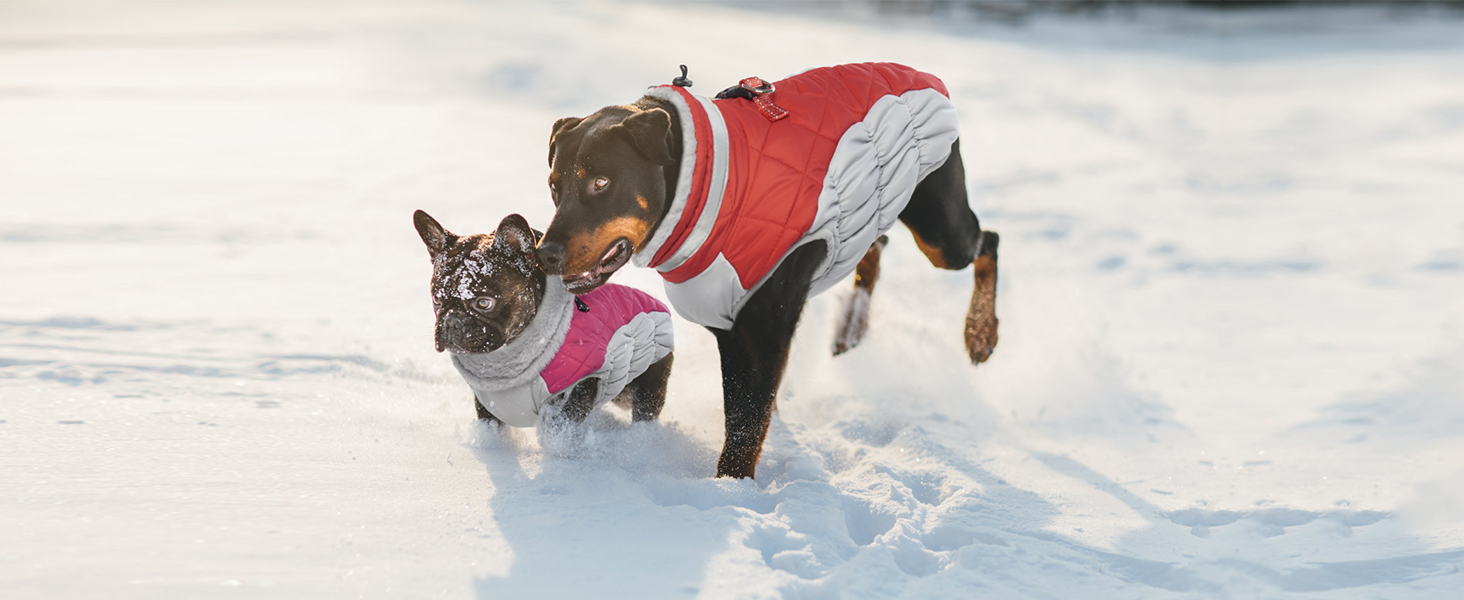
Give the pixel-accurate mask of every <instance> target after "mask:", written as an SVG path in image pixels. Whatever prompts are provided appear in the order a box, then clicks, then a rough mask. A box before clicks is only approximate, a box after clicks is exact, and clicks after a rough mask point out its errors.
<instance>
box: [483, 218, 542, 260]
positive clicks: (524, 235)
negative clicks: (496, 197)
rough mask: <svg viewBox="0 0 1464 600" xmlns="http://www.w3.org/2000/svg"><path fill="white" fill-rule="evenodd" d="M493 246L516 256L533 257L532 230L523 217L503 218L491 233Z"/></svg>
mask: <svg viewBox="0 0 1464 600" xmlns="http://www.w3.org/2000/svg"><path fill="white" fill-rule="evenodd" d="M493 245H494V246H495V247H498V248H504V249H507V250H509V251H511V252H515V253H517V254H528V255H533V253H534V230H533V228H531V227H529V222H528V221H526V220H524V218H523V217H521V216H519V215H517V214H513V215H508V216H506V217H504V218H503V222H501V223H499V224H498V230H497V231H494V232H493Z"/></svg>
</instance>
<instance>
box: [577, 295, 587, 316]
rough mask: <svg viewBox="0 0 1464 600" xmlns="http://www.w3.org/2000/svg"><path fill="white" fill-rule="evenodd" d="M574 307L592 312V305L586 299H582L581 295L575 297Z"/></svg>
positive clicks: (581, 310)
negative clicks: (586, 302)
mask: <svg viewBox="0 0 1464 600" xmlns="http://www.w3.org/2000/svg"><path fill="white" fill-rule="evenodd" d="M574 308H575V310H578V311H580V312H590V305H588V304H585V301H584V300H580V299H579V296H575V297H574Z"/></svg>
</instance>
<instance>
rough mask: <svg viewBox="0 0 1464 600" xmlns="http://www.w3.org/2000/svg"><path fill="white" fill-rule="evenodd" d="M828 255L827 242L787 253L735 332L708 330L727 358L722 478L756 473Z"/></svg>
mask: <svg viewBox="0 0 1464 600" xmlns="http://www.w3.org/2000/svg"><path fill="white" fill-rule="evenodd" d="M827 253H828V245H827V244H825V243H824V242H823V241H815V242H809V243H808V244H805V245H803V246H801V247H799V248H797V249H795V250H794V251H792V252H790V253H788V255H787V256H786V257H784V258H783V263H782V264H781V265H779V266H778V268H777V270H775V271H773V274H772V275H771V276H769V277H768V279H767V280H766V281H764V282H763V284H762V287H759V288H758V290H757V291H756V292H753V294H752V297H751V298H749V299H748V301H747V303H746V304H745V305H743V307H742V311H741V312H739V313H738V314H737V319H736V321H734V322H733V323H732V328H731V329H716V328H711V327H708V329H710V330H711V332H712V335H714V336H716V338H717V349H718V350H719V351H720V353H721V356H722V410H723V412H724V413H725V414H726V417H727V441H726V445H724V446H723V447H722V456H721V458H719V459H718V460H717V476H718V477H739V478H740V477H752V476H753V475H754V474H755V472H756V471H757V460H758V457H759V456H761V455H762V445H763V440H764V439H766V438H767V435H768V424H769V423H770V422H771V420H772V417H773V408H774V406H775V401H776V399H777V394H778V385H779V384H780V383H782V381H783V369H784V368H785V367H786V366H787V364H788V346H789V345H790V344H792V342H793V330H794V329H797V327H798V318H799V316H801V315H802V314H803V303H804V302H805V301H807V300H808V290H809V284H810V283H811V282H812V281H813V272H814V270H816V269H817V268H818V266H819V263H821V262H823V259H824V255H825V254H827Z"/></svg>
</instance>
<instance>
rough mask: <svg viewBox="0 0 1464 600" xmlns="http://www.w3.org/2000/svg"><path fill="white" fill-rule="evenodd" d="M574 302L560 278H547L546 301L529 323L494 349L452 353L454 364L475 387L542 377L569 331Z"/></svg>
mask: <svg viewBox="0 0 1464 600" xmlns="http://www.w3.org/2000/svg"><path fill="white" fill-rule="evenodd" d="M573 316H574V301H573V298H572V296H570V294H569V290H566V289H564V281H563V280H562V279H560V278H559V277H546V278H544V301H543V302H541V303H539V312H538V314H536V315H534V320H533V321H530V322H529V326H528V327H526V328H524V330H523V332H522V333H520V334H519V335H518V337H516V338H514V339H513V341H511V342H509V343H508V344H505V345H504V346H503V347H502V348H499V349H497V350H494V351H492V352H483V353H476V354H457V353H454V354H453V355H452V365H453V366H454V367H457V370H458V373H460V374H461V375H462V376H463V379H466V380H467V381H468V385H469V386H471V387H472V388H473V389H477V390H484V391H489V392H497V391H503V390H507V389H512V388H516V387H518V386H521V385H524V384H526V383H529V382H530V381H533V379H534V378H535V377H538V376H539V374H540V373H541V372H543V370H544V368H545V367H547V366H549V362H550V361H552V360H554V355H555V354H557V353H558V352H559V347H560V346H562V345H563V344H564V338H565V336H566V335H568V334H569V325H570V322H571V321H572V320H573V319H572V318H573Z"/></svg>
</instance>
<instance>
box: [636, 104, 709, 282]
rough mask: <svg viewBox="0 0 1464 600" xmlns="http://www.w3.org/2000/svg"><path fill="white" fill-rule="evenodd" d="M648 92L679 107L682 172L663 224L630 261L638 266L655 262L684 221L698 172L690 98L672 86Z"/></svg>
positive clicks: (677, 113) (662, 221) (677, 110)
mask: <svg viewBox="0 0 1464 600" xmlns="http://www.w3.org/2000/svg"><path fill="white" fill-rule="evenodd" d="M646 95H647V96H650V97H652V98H660V99H662V100H665V101H667V102H670V103H671V106H673V107H675V108H676V114H674V115H671V116H672V117H674V118H677V119H681V173H680V175H679V176H677V178H676V182H677V184H676V189H675V190H668V191H671V192H672V193H673V194H674V195H673V196H672V197H671V199H670V200H671V207H670V208H669V209H668V210H667V212H666V217H665V218H663V219H661V224H660V225H657V226H656V232H655V233H654V234H652V235H651V239H650V240H649V241H647V242H646V244H645V246H643V247H641V248H636V252H635V254H634V255H632V256H631V257H630V261H631V262H632V263H634V264H635V266H637V267H645V266H649V265H650V264H651V259H652V258H655V256H656V252H659V251H660V250H661V246H663V245H665V244H666V239H667V238H669V237H671V232H672V230H674V229H676V224H677V223H679V222H680V221H681V213H682V212H684V211H685V210H686V198H687V196H689V195H690V194H691V175H692V173H695V172H696V126H695V125H694V124H693V120H692V118H691V107H689V106H687V104H686V99H685V98H682V97H681V94H679V93H677V92H676V90H674V89H672V88H671V87H668V86H656V87H653V88H650V89H648V90H646Z"/></svg>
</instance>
